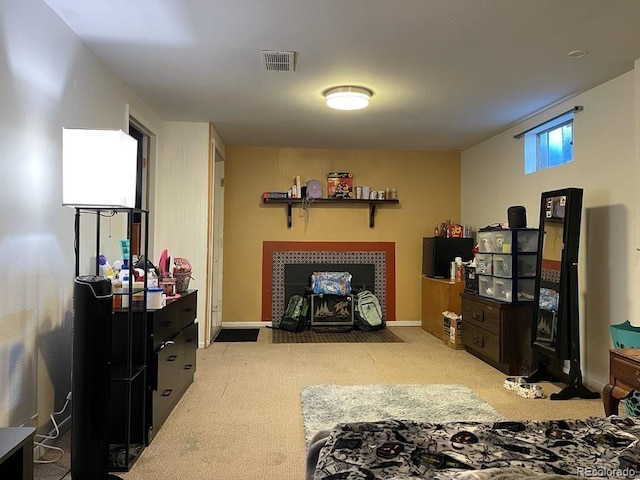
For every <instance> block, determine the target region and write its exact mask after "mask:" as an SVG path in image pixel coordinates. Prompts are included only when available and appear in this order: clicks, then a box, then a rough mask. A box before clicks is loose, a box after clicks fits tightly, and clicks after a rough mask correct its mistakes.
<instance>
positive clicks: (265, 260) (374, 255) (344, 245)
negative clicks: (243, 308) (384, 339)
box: [262, 242, 396, 322]
mask: <svg viewBox="0 0 640 480" xmlns="http://www.w3.org/2000/svg"><path fill="white" fill-rule="evenodd" d="M395 249H396V245H395V243H394V242H263V244H262V321H265V322H270V321H271V320H272V319H273V318H280V317H281V316H282V313H283V312H284V308H285V305H286V302H287V300H288V299H286V298H285V293H284V270H285V268H284V267H285V265H288V264H292V263H296V264H306V263H332V264H336V263H338V264H344V265H345V269H344V270H345V271H348V265H349V264H373V265H374V269H375V291H376V297H378V300H379V301H380V306H381V307H382V309H383V311H384V312H385V318H386V320H387V321H394V320H395V319H396V250H395Z"/></svg>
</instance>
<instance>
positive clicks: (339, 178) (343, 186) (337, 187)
mask: <svg viewBox="0 0 640 480" xmlns="http://www.w3.org/2000/svg"><path fill="white" fill-rule="evenodd" d="M327 198H354V193H353V175H352V174H351V173H350V172H331V173H329V174H327Z"/></svg>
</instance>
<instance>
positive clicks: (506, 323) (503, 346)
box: [462, 293, 535, 375]
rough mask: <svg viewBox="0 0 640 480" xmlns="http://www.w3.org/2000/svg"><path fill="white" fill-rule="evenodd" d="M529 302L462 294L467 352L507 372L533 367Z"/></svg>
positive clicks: (518, 372) (522, 371)
mask: <svg viewBox="0 0 640 480" xmlns="http://www.w3.org/2000/svg"><path fill="white" fill-rule="evenodd" d="M532 323H533V305H532V304H531V303H526V304H517V303H506V302H500V301H498V300H493V299H490V298H486V297H482V296H480V295H474V294H469V293H462V341H463V343H464V345H465V348H466V349H467V351H468V352H469V353H471V354H473V355H475V356H476V357H478V358H480V359H481V360H484V361H485V362H487V363H488V364H489V365H492V366H493V367H495V368H497V369H498V370H500V371H501V372H504V373H506V374H507V375H529V374H530V373H532V372H533V370H534V369H535V365H534V359H533V351H532V349H531V327H532Z"/></svg>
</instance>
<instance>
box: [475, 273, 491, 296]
mask: <svg viewBox="0 0 640 480" xmlns="http://www.w3.org/2000/svg"><path fill="white" fill-rule="evenodd" d="M478 293H479V294H480V295H482V296H483V297H490V298H493V277H491V276H487V275H478Z"/></svg>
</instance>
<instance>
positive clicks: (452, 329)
mask: <svg viewBox="0 0 640 480" xmlns="http://www.w3.org/2000/svg"><path fill="white" fill-rule="evenodd" d="M442 328H443V335H442V340H443V341H444V344H445V345H447V346H449V347H451V348H453V349H455V350H464V349H465V347H464V343H462V316H460V315H457V314H455V313H453V312H442Z"/></svg>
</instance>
